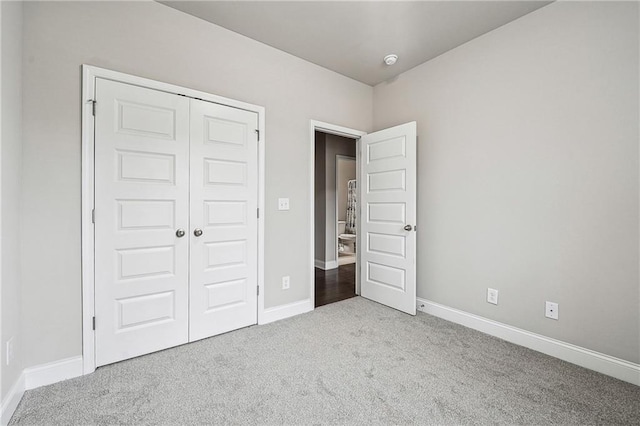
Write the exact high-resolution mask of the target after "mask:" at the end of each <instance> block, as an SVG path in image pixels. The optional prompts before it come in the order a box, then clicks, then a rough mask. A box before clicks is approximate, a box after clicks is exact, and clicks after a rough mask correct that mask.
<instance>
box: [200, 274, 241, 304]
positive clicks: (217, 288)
mask: <svg viewBox="0 0 640 426" xmlns="http://www.w3.org/2000/svg"><path fill="white" fill-rule="evenodd" d="M205 287H206V288H207V290H208V302H209V303H208V305H207V311H211V310H214V309H221V308H227V307H230V306H236V305H238V304H242V303H246V300H247V280H246V279H244V278H243V279H239V280H232V281H223V282H219V283H213V284H208V285H206V286H205Z"/></svg>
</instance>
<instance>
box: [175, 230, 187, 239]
mask: <svg viewBox="0 0 640 426" xmlns="http://www.w3.org/2000/svg"><path fill="white" fill-rule="evenodd" d="M185 234H186V232H184V229H182V228H180V229H178V230H177V231H176V237H178V238H182V237H184V236H185Z"/></svg>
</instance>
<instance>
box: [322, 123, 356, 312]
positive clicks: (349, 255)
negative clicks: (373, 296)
mask: <svg viewBox="0 0 640 426" xmlns="http://www.w3.org/2000/svg"><path fill="white" fill-rule="evenodd" d="M314 145H315V146H314V153H315V164H314V194H315V196H314V198H315V220H314V235H315V238H314V240H315V245H314V267H315V273H314V293H315V307H319V306H323V305H326V304H329V303H334V302H338V301H341V300H345V299H348V298H351V297H355V296H356V288H355V284H356V269H357V255H356V254H357V243H356V239H357V216H358V214H357V212H358V206H357V179H356V177H357V160H356V159H357V146H358V144H357V139H355V138H353V137H346V136H341V135H335V134H331V133H326V132H322V131H315V134H314Z"/></svg>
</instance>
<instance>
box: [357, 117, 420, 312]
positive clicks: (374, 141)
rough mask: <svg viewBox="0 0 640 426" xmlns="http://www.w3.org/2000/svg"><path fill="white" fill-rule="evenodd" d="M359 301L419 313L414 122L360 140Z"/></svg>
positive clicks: (365, 136)
mask: <svg viewBox="0 0 640 426" xmlns="http://www.w3.org/2000/svg"><path fill="white" fill-rule="evenodd" d="M360 143H361V149H362V151H361V168H360V173H361V175H360V177H361V178H360V182H362V183H361V185H360V187H361V190H360V198H361V206H362V209H361V220H360V235H361V238H360V242H361V243H360V245H361V247H360V268H361V269H360V280H361V296H363V297H366V298H367V299H371V300H373V301H375V302H378V303H382V304H383V305H387V306H389V307H392V308H395V309H398V310H400V311H402V312H406V313H408V314H411V315H415V314H416V123H415V121H414V122H411V123H407V124H402V125H400V126H396V127H392V128H390V129H385V130H381V131H379V132H375V133H370V134H368V135H364V136H362V139H361V142H360Z"/></svg>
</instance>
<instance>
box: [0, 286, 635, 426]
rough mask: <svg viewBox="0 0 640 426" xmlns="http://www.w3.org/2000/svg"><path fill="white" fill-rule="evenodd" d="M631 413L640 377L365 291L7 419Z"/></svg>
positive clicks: (123, 371) (38, 402)
mask: <svg viewBox="0 0 640 426" xmlns="http://www.w3.org/2000/svg"><path fill="white" fill-rule="evenodd" d="M496 423H498V424H536V425H542V424H545V425H546V424H627V425H638V424H640V388H639V387H637V386H634V385H631V384H629V383H625V382H621V381H619V380H616V379H612V378H610V377H607V376H604V375H601V374H599V373H595V372H592V371H589V370H586V369H583V368H581V367H577V366H575V365H572V364H569V363H566V362H563V361H560V360H557V359H555V358H551V357H548V356H546V355H542V354H540V353H537V352H534V351H531V350H528V349H525V348H523V347H520V346H516V345H513V344H510V343H507V342H504V341H502V340H499V339H495V338H493V337H490V336H487V335H484V334H482V333H479V332H476V331H474V330H470V329H467V328H464V327H461V326H458V325H456V324H452V323H449V322H447V321H444V320H441V319H438V318H435V317H432V316H429V315H426V314H422V313H419V314H418V315H417V316H416V317H411V316H409V315H405V314H402V313H400V312H397V311H394V310H393V309H389V308H386V307H384V306H381V305H378V304H376V303H373V302H370V301H367V300H365V299H362V298H360V297H356V298H353V299H348V300H345V301H343V302H339V303H334V304H332V305H327V306H323V307H321V308H318V309H316V310H315V311H314V312H312V313H309V314H305V315H301V316H298V317H294V318H290V319H288V320H283V321H279V322H277V323H273V324H269V325H265V326H255V327H250V328H246V329H243V330H238V331H235V332H232V333H228V334H225V335H222V336H217V337H213V338H210V339H206V340H203V341H200V342H196V343H193V344H189V345H185V346H181V347H178V348H174V349H169V350H166V351H162V352H158V353H155V354H151V355H147V356H144V357H140V358H136V359H132V360H129V361H124V362H121V363H118V364H114V365H110V366H106V367H102V368H99V369H98V370H97V371H96V372H95V373H93V374H91V375H89V376H85V377H80V378H77V379H72V380H68V381H66V382H62V383H57V384H54V385H51V386H47V387H43V388H39V389H35V390H32V391H28V392H27V393H26V394H25V396H24V399H23V400H22V402H21V404H20V406H19V407H18V409H17V410H16V413H15V415H14V416H13V419H12V421H11V424H13V425H17V424H29V425H31V424H43V425H53V424H60V425H71V424H82V425H88V424H103V425H112V424H113V425H115V424H171V425H182V424H243V425H244V424H250V425H256V424H260V425H264V424H266V425H283V424H287V425H289V424H290V425H294V424H447V425H449V424H496Z"/></svg>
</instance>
